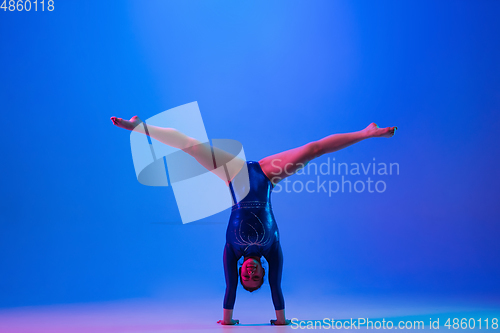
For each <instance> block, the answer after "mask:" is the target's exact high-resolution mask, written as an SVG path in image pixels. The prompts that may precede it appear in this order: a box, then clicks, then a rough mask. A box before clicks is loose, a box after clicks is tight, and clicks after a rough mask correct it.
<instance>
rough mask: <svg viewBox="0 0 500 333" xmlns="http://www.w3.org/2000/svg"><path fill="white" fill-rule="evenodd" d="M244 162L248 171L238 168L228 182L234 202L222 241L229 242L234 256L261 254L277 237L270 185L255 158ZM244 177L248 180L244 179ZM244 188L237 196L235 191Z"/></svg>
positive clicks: (262, 254)
mask: <svg viewBox="0 0 500 333" xmlns="http://www.w3.org/2000/svg"><path fill="white" fill-rule="evenodd" d="M246 165H247V170H248V175H247V173H246V172H240V173H238V175H236V176H235V177H234V179H233V180H232V181H231V184H230V189H231V191H232V193H233V197H234V199H235V201H236V202H237V203H236V204H235V205H234V206H233V207H232V211H231V216H230V218H229V224H228V227H227V232H226V242H227V243H229V244H231V246H232V248H233V250H234V252H235V254H236V255H237V257H240V256H246V257H247V256H265V255H266V254H267V253H268V252H269V250H270V248H271V246H272V245H273V244H274V243H275V242H276V241H279V232H278V226H277V224H276V220H275V218H274V215H273V211H272V207H271V192H272V189H273V185H272V183H271V181H270V180H269V178H267V176H266V175H265V174H264V172H263V171H262V168H261V167H260V164H259V162H255V161H248V162H246ZM246 177H248V181H245V178H246ZM248 186H250V188H249V189H248V188H247V187H248ZM247 191H248V194H247V195H246V196H244V197H240V196H239V193H246V192H247Z"/></svg>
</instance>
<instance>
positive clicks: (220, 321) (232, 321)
mask: <svg viewBox="0 0 500 333" xmlns="http://www.w3.org/2000/svg"><path fill="white" fill-rule="evenodd" d="M239 323H240V321H239V320H238V319H231V322H230V323H226V322H225V321H224V320H219V321H218V322H217V324H221V325H237V324H239Z"/></svg>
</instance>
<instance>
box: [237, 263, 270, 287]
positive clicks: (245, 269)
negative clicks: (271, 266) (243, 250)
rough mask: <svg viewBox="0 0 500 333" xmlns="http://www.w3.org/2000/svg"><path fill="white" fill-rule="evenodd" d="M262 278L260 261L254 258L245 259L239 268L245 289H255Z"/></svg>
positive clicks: (262, 272) (262, 270) (262, 269)
mask: <svg viewBox="0 0 500 333" xmlns="http://www.w3.org/2000/svg"><path fill="white" fill-rule="evenodd" d="M263 276H264V268H262V265H261V263H260V259H259V258H256V257H249V258H245V261H244V262H243V265H242V266H241V281H242V283H243V285H244V286H245V287H246V288H256V287H257V286H260V281H261V279H262V278H263Z"/></svg>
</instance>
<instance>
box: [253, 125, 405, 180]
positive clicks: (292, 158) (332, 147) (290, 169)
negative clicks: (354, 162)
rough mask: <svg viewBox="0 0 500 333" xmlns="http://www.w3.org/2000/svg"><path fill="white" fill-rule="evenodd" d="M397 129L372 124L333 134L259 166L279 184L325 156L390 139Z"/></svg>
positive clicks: (279, 155)
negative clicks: (370, 140) (373, 140)
mask: <svg viewBox="0 0 500 333" xmlns="http://www.w3.org/2000/svg"><path fill="white" fill-rule="evenodd" d="M396 129H397V127H386V128H379V127H378V126H377V124H375V123H371V124H370V125H368V127H366V128H365V129H363V130H361V131H358V132H352V133H342V134H332V135H329V136H327V137H325V138H323V139H321V140H318V141H313V142H310V143H307V144H305V145H303V146H301V147H297V148H294V149H290V150H287V151H284V152H281V153H278V154H275V155H271V156H268V157H265V158H263V159H262V160H260V161H259V164H260V165H261V167H262V170H263V171H264V173H265V174H266V175H267V176H268V178H269V179H271V181H272V182H273V183H274V184H277V183H278V182H280V181H281V180H283V179H284V178H286V177H289V176H291V175H293V174H294V173H296V172H297V171H298V170H300V169H301V168H303V167H304V166H305V165H306V164H307V163H309V162H310V161H311V160H313V159H315V158H317V157H319V156H321V155H323V154H328V153H333V152H335V151H337V150H340V149H344V148H346V147H348V146H350V145H353V144H355V143H357V142H360V141H362V140H364V139H368V138H373V137H387V138H390V137H391V136H393V135H394V132H395V131H396Z"/></svg>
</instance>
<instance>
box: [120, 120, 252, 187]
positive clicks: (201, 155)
mask: <svg viewBox="0 0 500 333" xmlns="http://www.w3.org/2000/svg"><path fill="white" fill-rule="evenodd" d="M111 120H112V121H113V124H114V125H116V126H118V127H121V128H125V129H128V130H131V131H135V132H139V133H142V134H149V136H150V137H152V138H153V139H155V140H158V141H160V142H161V143H164V144H166V145H168V146H171V147H174V148H178V149H181V150H182V151H184V152H186V153H188V154H189V155H191V156H192V157H194V158H195V159H196V160H197V161H198V162H199V163H200V164H201V165H203V166H204V167H205V168H206V169H207V170H209V171H212V172H213V173H214V174H216V175H217V176H218V177H219V178H221V179H222V180H224V182H226V184H227V183H228V182H229V180H231V179H232V178H233V177H234V176H235V175H236V174H237V173H238V171H239V170H240V169H241V167H242V166H243V161H241V162H239V159H238V160H236V161H235V163H231V164H230V167H229V170H228V168H227V166H226V164H227V163H228V162H229V161H232V160H234V159H236V156H234V155H232V154H230V153H228V152H226V151H224V150H222V149H219V148H217V147H212V146H211V145H210V144H209V143H202V142H200V141H199V140H197V139H194V138H192V137H189V136H187V135H185V134H184V133H181V132H180V131H178V130H176V129H174V128H163V127H158V126H154V125H149V124H147V125H146V126H147V130H148V131H147V133H146V130H145V127H144V126H142V125H141V123H142V121H141V120H140V119H139V117H137V116H134V117H132V118H131V119H130V120H125V119H122V118H117V117H111ZM212 150H213V153H212ZM215 164H217V165H216V166H215ZM221 165H225V166H226V167H225V168H223V169H218V170H217V169H216V167H219V166H221ZM236 169H237V170H236Z"/></svg>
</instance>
